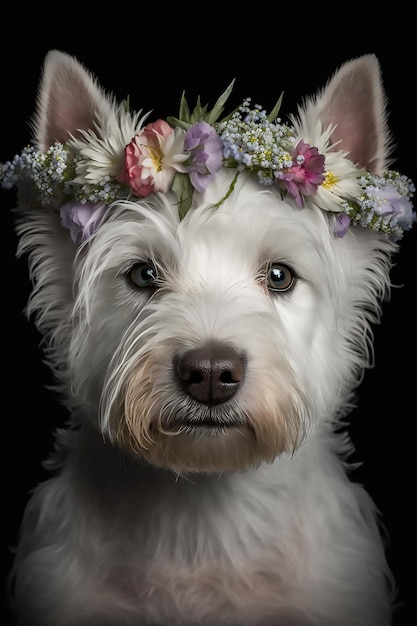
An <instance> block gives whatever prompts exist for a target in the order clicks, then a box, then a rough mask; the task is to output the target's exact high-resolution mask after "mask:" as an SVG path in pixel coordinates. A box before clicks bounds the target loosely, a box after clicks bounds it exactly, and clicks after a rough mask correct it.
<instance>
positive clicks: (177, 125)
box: [0, 81, 416, 243]
mask: <svg viewBox="0 0 417 626" xmlns="http://www.w3.org/2000/svg"><path fill="white" fill-rule="evenodd" d="M233 82H234V81H233ZM233 82H232V83H231V84H230V85H229V87H228V88H227V89H226V91H225V92H224V93H223V94H222V95H221V96H220V98H219V99H218V100H217V102H216V104H215V106H214V107H213V109H212V110H211V111H208V110H207V106H201V103H200V98H198V100H197V104H196V106H195V108H194V110H193V111H190V110H189V108H188V105H187V101H186V99H185V95H184V94H183V95H182V98H181V104H180V111H179V117H178V118H174V117H169V118H167V121H164V120H162V119H158V120H157V121H156V122H151V123H148V124H146V125H145V122H146V119H147V118H148V116H149V113H147V114H145V115H143V116H142V117H141V113H142V111H139V112H138V113H131V112H130V111H129V109H128V107H127V106H126V103H123V104H122V105H121V106H120V107H119V108H118V109H117V110H116V111H115V112H114V113H113V114H112V117H111V118H110V120H107V121H106V122H105V123H100V122H97V123H96V125H95V128H94V129H90V130H82V131H80V134H79V136H78V137H76V138H75V137H71V138H70V139H69V140H68V141H67V142H66V143H64V144H62V143H60V142H56V143H54V144H53V145H51V146H50V148H49V149H48V150H46V151H45V152H40V151H38V150H36V148H35V147H34V146H33V145H29V146H27V147H25V148H24V149H23V151H22V152H21V154H20V155H16V156H15V157H14V159H13V160H12V161H8V162H6V163H4V164H0V184H1V185H2V187H3V188H5V189H10V188H12V187H13V186H15V185H17V186H18V188H19V191H20V194H21V196H22V194H28V193H29V194H31V196H30V197H31V198H33V194H35V197H36V198H37V200H38V201H39V202H40V203H41V204H50V203H54V205H55V206H59V207H60V214H61V221H62V224H63V225H64V226H65V227H67V228H68V229H69V230H70V233H71V237H72V238H73V240H74V241H76V242H77V243H79V242H82V241H85V240H86V239H87V238H89V237H90V236H91V235H92V234H94V232H95V231H96V229H97V228H98V227H99V225H100V224H101V222H102V220H103V218H104V214H105V212H106V210H107V208H108V207H109V206H110V205H111V204H112V202H114V201H116V200H120V199H135V198H146V197H147V196H149V195H150V194H153V193H157V192H161V193H166V192H168V191H169V190H171V191H173V192H174V193H175V195H176V197H177V199H178V207H179V216H180V219H182V218H183V217H184V215H185V214H186V213H187V211H188V209H189V208H190V205H191V202H192V198H193V194H194V191H197V192H203V191H204V190H205V189H206V188H207V186H208V185H209V184H210V182H211V181H212V179H213V177H214V176H215V174H216V172H217V171H218V170H219V169H220V168H221V167H226V168H233V169H234V170H236V172H235V176H234V178H233V181H232V184H231V186H230V188H229V190H228V192H227V194H226V195H225V196H224V197H223V198H221V199H219V202H218V203H217V204H216V206H219V205H220V204H221V203H222V202H224V200H225V199H226V198H227V197H228V196H229V195H230V194H231V193H232V191H233V188H234V185H235V182H236V179H237V176H238V175H239V173H240V172H241V171H242V170H246V171H247V172H249V173H251V174H253V175H254V176H256V177H257V179H258V181H259V183H260V184H261V185H275V186H276V187H277V188H278V189H279V191H280V193H281V195H282V197H284V196H287V197H290V198H293V199H294V200H295V202H296V204H297V205H298V206H300V207H303V206H305V205H306V204H309V205H316V206H318V207H319V208H321V209H322V210H324V211H328V212H329V215H330V216H331V218H332V226H333V230H334V233H335V235H336V236H339V237H342V236H343V235H344V234H345V233H346V231H347V229H348V227H349V226H350V225H360V226H363V227H366V228H370V229H373V230H376V231H380V232H382V233H385V234H386V235H387V236H388V237H389V238H390V239H392V240H393V241H398V240H399V239H401V238H402V236H403V232H404V231H405V230H409V229H410V228H411V227H412V224H413V222H414V221H416V214H415V213H414V211H413V206H412V203H411V198H412V197H413V195H414V192H415V186H414V184H413V183H412V181H411V180H410V179H409V178H407V177H406V176H404V175H401V174H399V173H398V172H397V171H394V170H387V171H385V172H384V173H383V175H381V176H375V175H372V174H370V173H369V172H367V171H366V170H363V169H359V168H358V167H357V166H355V164H354V163H352V161H350V160H349V158H348V156H347V153H346V152H343V151H334V146H333V149H332V150H330V149H329V147H330V135H331V131H332V128H329V129H327V130H325V131H324V132H323V133H322V135H321V139H320V142H319V145H320V150H319V148H318V147H315V146H311V145H309V144H308V143H306V142H305V141H304V140H303V139H302V138H300V137H299V136H298V132H297V131H298V129H297V128H296V126H292V125H289V124H285V123H282V122H281V119H280V118H279V117H278V113H279V109H280V106H281V100H282V96H281V97H280V98H279V100H278V102H277V104H276V105H275V107H274V108H273V110H272V111H271V113H269V115H267V113H266V111H265V110H264V109H262V107H261V106H259V105H255V106H254V107H253V108H251V107H250V102H251V101H250V98H247V99H246V100H244V102H243V103H242V105H241V106H239V107H238V108H237V109H236V110H235V111H234V112H232V113H231V114H229V115H228V116H227V117H225V118H224V119H223V120H221V121H218V119H219V117H220V115H221V114H222V112H223V110H224V104H225V102H226V100H227V98H228V97H229V95H230V92H231V90H232V87H233Z"/></svg>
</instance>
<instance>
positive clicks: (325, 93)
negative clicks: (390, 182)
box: [300, 54, 391, 175]
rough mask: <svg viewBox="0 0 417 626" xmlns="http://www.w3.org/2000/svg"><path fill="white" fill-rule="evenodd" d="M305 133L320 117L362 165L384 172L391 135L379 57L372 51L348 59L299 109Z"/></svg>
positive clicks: (337, 144) (334, 142)
mask: <svg viewBox="0 0 417 626" xmlns="http://www.w3.org/2000/svg"><path fill="white" fill-rule="evenodd" d="M300 118H301V119H302V120H303V122H302V123H303V125H305V126H307V127H308V128H307V129H305V133H306V136H308V134H311V132H312V126H314V124H315V121H316V120H320V122H321V126H322V129H323V130H326V129H327V128H328V127H329V126H331V127H332V128H334V130H333V132H332V134H331V138H330V141H331V143H332V145H334V149H335V150H344V151H346V152H348V153H349V158H350V160H351V161H353V163H355V164H357V165H358V166H359V167H363V168H365V169H366V170H367V171H368V172H371V173H372V174H377V175H379V174H381V173H382V171H383V170H384V169H385V168H386V167H387V166H388V165H389V162H388V158H389V152H390V149H391V137H390V134H389V131H388V126H387V111H386V96H385V93H384V90H383V85H382V78H381V71H380V66H379V62H378V59H377V57H376V56H375V55H373V54H368V55H364V56H362V57H359V58H357V59H354V60H352V61H347V62H346V63H345V64H344V65H342V66H341V67H340V69H339V70H338V71H337V72H336V73H335V74H334V75H333V77H332V78H331V79H330V80H329V82H328V83H327V85H326V86H325V87H324V89H323V90H322V91H320V92H319V93H318V94H317V95H316V96H315V97H314V98H312V99H310V100H308V101H307V102H306V103H305V104H304V106H303V107H301V108H300Z"/></svg>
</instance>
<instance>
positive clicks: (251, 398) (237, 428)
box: [70, 171, 372, 472]
mask: <svg viewBox="0 0 417 626" xmlns="http://www.w3.org/2000/svg"><path fill="white" fill-rule="evenodd" d="M230 180H231V175H230V173H229V172H227V171H224V172H221V173H220V174H219V175H218V176H217V178H216V181H215V183H213V184H212V185H211V186H210V188H209V190H208V191H207V192H206V193H205V194H204V195H201V196H198V197H196V198H195V204H196V206H195V207H193V208H192V210H190V211H189V212H188V213H187V215H186V217H185V218H184V219H183V220H182V221H179V219H178V212H177V210H176V208H175V201H174V200H173V199H172V198H167V197H166V196H162V197H155V198H153V199H151V200H150V201H148V204H147V206H145V207H144V206H143V205H141V204H139V205H138V204H137V203H131V204H123V205H122V206H120V207H118V208H117V209H116V208H114V209H113V212H112V215H111V217H110V218H109V220H108V221H106V222H105V223H104V224H103V225H102V226H101V228H100V229H99V230H98V231H97V234H96V236H95V238H94V240H93V241H92V242H91V244H90V246H89V249H88V251H86V253H85V254H81V255H80V258H79V267H78V274H79V277H78V281H77V291H78V300H77V304H76V308H75V315H76V320H77V321H76V324H75V327H74V333H73V337H72V343H71V350H70V355H71V357H70V362H71V366H72V381H73V385H74V389H75V394H76V397H77V398H79V399H82V401H83V402H84V403H85V404H87V405H88V404H91V405H93V407H94V411H93V415H94V418H95V419H96V417H95V416H96V415H97V411H98V412H99V415H100V428H101V429H102V431H103V432H104V433H105V435H106V436H108V437H110V439H111V440H113V441H115V442H117V443H118V444H119V445H121V446H123V447H124V448H126V449H128V450H129V451H130V452H132V453H133V454H135V455H140V456H144V457H145V458H147V459H148V460H149V461H151V462H152V463H155V464H157V465H163V466H166V467H170V468H172V469H174V470H175V471H177V472H184V471H190V470H193V471H195V470H197V471H198V470H204V471H207V470H230V469H243V468H246V467H248V466H253V465H256V464H258V463H260V462H261V461H264V460H267V461H272V460H273V459H274V458H275V457H276V456H277V455H279V454H282V453H288V454H292V453H293V451H294V449H295V448H296V447H297V446H298V445H299V444H300V442H301V441H302V439H303V437H304V436H305V435H306V433H307V432H308V430H309V429H310V427H311V426H312V425H313V424H314V423H316V422H317V421H318V420H319V419H325V418H326V417H328V418H330V417H331V415H332V414H333V413H334V411H335V410H337V409H338V408H339V406H340V404H341V400H342V399H343V397H344V394H346V393H347V390H348V389H349V388H350V386H351V383H352V375H353V372H352V355H351V354H350V351H351V350H352V345H351V334H352V332H353V331H354V330H355V328H357V327H358V324H357V321H356V320H355V311H354V309H353V308H352V307H353V305H352V302H355V301H356V300H357V298H358V296H359V293H360V289H361V283H362V288H363V283H364V281H365V280H370V277H369V276H368V277H367V268H366V264H367V263H368V262H369V258H368V257H362V258H361V257H360V255H361V254H363V251H362V248H361V241H360V240H361V236H362V235H365V237H367V236H368V233H361V232H358V233H355V236H354V237H348V238H343V239H336V238H335V237H334V236H333V235H332V233H331V232H330V231H329V228H328V223H327V221H326V219H325V217H323V214H322V212H321V211H320V210H317V211H314V210H300V209H298V208H295V207H293V206H291V205H290V204H289V203H287V202H285V201H283V200H281V198H280V196H279V194H278V193H276V192H275V193H274V191H273V190H271V189H264V190H261V191H260V190H259V185H258V183H257V182H256V181H254V180H253V179H252V178H250V177H247V176H243V175H242V177H241V178H240V179H239V181H238V184H237V187H236V188H235V190H234V193H233V194H232V195H231V196H230V197H229V198H228V199H227V200H226V201H225V202H224V203H223V205H222V206H220V207H218V208H216V209H215V208H213V203H214V202H215V200H216V198H218V197H222V196H223V195H224V194H225V193H226V191H227V189H228V186H229V185H230ZM355 250H356V251H355ZM353 252H354V254H353V255H352V253H353ZM358 256H359V258H357V257H358ZM371 280H372V279H371ZM351 325H353V327H354V328H349V326H351ZM355 325H356V326H355ZM358 356H359V352H358V355H355V365H357V359H358Z"/></svg>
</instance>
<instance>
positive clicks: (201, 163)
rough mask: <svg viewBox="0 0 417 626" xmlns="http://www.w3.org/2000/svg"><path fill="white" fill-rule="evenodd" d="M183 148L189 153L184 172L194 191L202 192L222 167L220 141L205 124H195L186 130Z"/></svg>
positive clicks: (213, 131)
mask: <svg viewBox="0 0 417 626" xmlns="http://www.w3.org/2000/svg"><path fill="white" fill-rule="evenodd" d="M184 148H185V149H186V150H187V151H189V152H190V159H189V161H187V163H189V164H188V165H187V166H186V171H187V172H188V173H189V176H190V180H191V184H192V185H193V187H194V189H196V190H197V191H199V192H202V191H204V190H205V189H206V187H207V185H208V184H209V183H210V181H211V180H212V178H213V175H214V174H215V173H216V172H217V171H218V170H219V169H220V168H221V166H222V159H223V144H222V141H221V139H220V137H219V135H218V134H217V133H216V131H215V130H214V128H213V127H212V126H210V125H209V124H207V122H197V123H196V124H193V125H192V126H190V128H189V129H188V130H187V132H186V135H185V141H184Z"/></svg>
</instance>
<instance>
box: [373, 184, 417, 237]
mask: <svg viewBox="0 0 417 626" xmlns="http://www.w3.org/2000/svg"><path fill="white" fill-rule="evenodd" d="M367 194H368V198H369V199H370V200H372V201H373V205H374V207H375V212H376V213H377V214H378V215H395V217H396V218H397V224H398V226H400V227H401V228H405V229H406V230H407V228H411V224H412V222H413V205H412V203H411V202H410V200H409V199H408V198H406V197H404V196H401V195H400V194H399V193H398V191H397V189H396V187H395V186H394V185H385V186H384V187H371V188H369V189H368V191H367Z"/></svg>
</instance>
